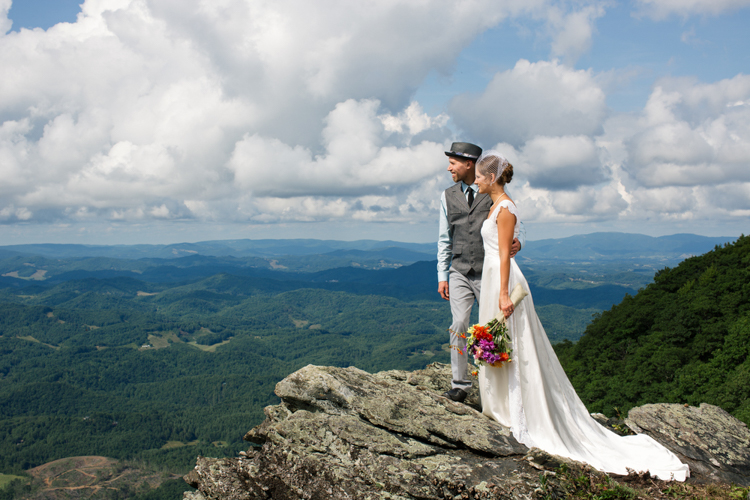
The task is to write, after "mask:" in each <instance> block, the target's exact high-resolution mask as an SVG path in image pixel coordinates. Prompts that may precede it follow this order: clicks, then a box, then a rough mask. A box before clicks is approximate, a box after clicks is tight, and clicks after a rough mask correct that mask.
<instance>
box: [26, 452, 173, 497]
mask: <svg viewBox="0 0 750 500" xmlns="http://www.w3.org/2000/svg"><path fill="white" fill-rule="evenodd" d="M28 472H29V474H30V475H31V476H32V477H33V478H34V481H33V485H32V486H33V487H34V488H35V490H36V494H35V495H34V498H45V499H51V500H57V499H61V500H62V499H69V498H94V497H96V498H105V497H107V498H108V497H109V496H113V497H117V492H119V491H127V490H130V491H135V490H137V489H141V490H143V489H152V488H157V487H159V485H160V484H161V483H163V482H164V481H165V480H168V479H176V478H177V477H178V476H177V475H170V474H164V473H162V472H156V471H151V470H144V469H140V468H136V467H132V466H130V465H128V464H126V463H123V462H119V461H117V460H115V459H112V458H107V457H97V456H89V457H68V458H63V459H60V460H55V461H54V462H49V463H46V464H44V465H40V466H39V467H34V468H33V469H29V471H28Z"/></svg>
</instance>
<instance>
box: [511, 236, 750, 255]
mask: <svg viewBox="0 0 750 500" xmlns="http://www.w3.org/2000/svg"><path fill="white" fill-rule="evenodd" d="M736 239H737V237H736V236H699V235H696V234H685V233H683V234H672V235H668V236H658V237H654V236H647V235H645V234H635V233H614V232H612V233H591V234H580V235H576V236H570V237H568V238H560V239H545V240H537V241H529V242H528V244H527V245H526V247H525V248H524V249H523V253H522V254H519V256H521V257H523V258H524V259H544V260H558V259H562V260H579V261H582V260H615V259H633V260H637V259H654V258H661V259H664V260H668V261H681V260H684V259H686V258H688V257H692V256H695V255H702V254H704V253H706V252H708V251H710V250H712V249H713V248H714V247H715V246H716V245H724V244H725V243H731V242H733V241H735V240H736Z"/></svg>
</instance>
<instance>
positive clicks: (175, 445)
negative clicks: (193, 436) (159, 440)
mask: <svg viewBox="0 0 750 500" xmlns="http://www.w3.org/2000/svg"><path fill="white" fill-rule="evenodd" d="M197 444H198V440H195V441H190V442H189V443H183V442H182V441H167V444H165V445H164V446H162V447H161V449H162V450H171V449H172V448H182V447H183V446H195V445H197Z"/></svg>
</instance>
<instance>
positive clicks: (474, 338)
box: [466, 318, 513, 366]
mask: <svg viewBox="0 0 750 500" xmlns="http://www.w3.org/2000/svg"><path fill="white" fill-rule="evenodd" d="M468 333H469V337H468V339H467V341H466V348H467V349H468V352H469V354H471V355H472V356H474V363H475V364H476V365H477V366H482V365H490V366H502V364H503V363H509V362H510V361H511V359H510V355H511V353H512V352H513V349H511V348H510V345H509V344H510V337H509V336H508V327H507V326H506V324H505V321H499V320H498V319H497V318H495V319H493V320H492V321H490V322H489V323H487V324H486V325H484V326H482V325H474V326H472V327H471V328H469V332H468Z"/></svg>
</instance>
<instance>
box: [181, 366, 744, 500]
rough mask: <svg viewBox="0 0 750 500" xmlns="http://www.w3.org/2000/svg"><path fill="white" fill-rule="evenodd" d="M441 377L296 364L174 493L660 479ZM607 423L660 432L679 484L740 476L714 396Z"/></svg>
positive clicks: (321, 494)
mask: <svg viewBox="0 0 750 500" xmlns="http://www.w3.org/2000/svg"><path fill="white" fill-rule="evenodd" d="M449 388H450V367H449V366H447V365H442V364H438V363H434V364H431V365H429V366H428V367H426V368H425V369H424V370H418V371H414V372H406V371H397V370H393V371H386V372H380V373H375V374H370V373H367V372H365V371H362V370H359V369H357V368H353V367H350V368H334V367H320V366H313V365H309V366H306V367H304V368H302V369H301V370H299V371H297V372H295V373H293V374H291V375H289V376H288V377H287V378H285V379H284V380H282V381H281V382H279V383H278V385H277V386H276V394H277V395H278V396H279V397H280V398H281V404H279V405H276V406H269V407H267V408H266V409H265V414H266V420H265V421H264V422H263V423H262V424H261V425H259V426H257V427H255V428H254V429H252V430H250V431H249V432H248V433H247V434H246V435H245V440H247V441H250V442H251V443H254V444H255V445H256V446H253V447H251V448H250V449H249V450H248V451H247V452H245V453H244V454H240V456H239V457H237V458H224V459H214V458H205V457H199V458H198V461H197V465H196V466H195V468H194V470H193V471H191V472H190V473H189V474H188V475H187V476H185V480H186V481H187V482H188V484H190V485H191V486H193V487H195V488H197V490H198V491H196V492H192V493H186V494H185V496H186V499H193V500H199V499H204V498H205V499H225V500H234V499H237V500H239V499H243V500H251V499H275V500H287V499H288V500H292V499H294V500H297V499H379V498H387V499H404V500H406V499H444V498H449V499H456V498H474V499H495V498H498V499H499V498H518V499H521V498H550V499H551V498H566V497H569V496H571V495H572V493H574V492H575V489H576V488H581V487H584V485H583V484H579V483H581V481H580V478H581V477H585V478H588V480H587V481H588V483H589V484H588V485H587V486H586V487H590V488H592V491H593V490H596V491H598V490H601V491H610V492H614V490H617V489H618V488H620V489H621V490H622V491H623V492H624V493H623V495H625V493H627V494H628V495H631V493H629V492H632V493H633V494H635V493H638V494H639V495H640V496H641V497H643V496H642V495H643V494H645V495H646V496H645V497H646V498H651V497H653V498H662V496H661V494H662V491H663V490H664V489H665V488H668V486H665V484H666V483H663V482H661V481H657V480H656V479H653V478H650V477H648V475H645V476H644V475H643V474H637V473H633V474H631V475H629V476H625V477H616V478H615V477H610V476H607V475H606V474H603V473H599V472H597V471H593V470H591V469H590V468H589V467H588V466H586V465H585V464H581V463H577V462H573V461H570V460H567V459H563V458H561V457H556V456H552V455H549V454H547V453H545V452H542V451H540V450H537V449H532V450H529V449H528V448H526V447H525V446H524V445H522V444H520V443H518V442H517V441H516V440H515V439H514V438H513V436H512V435H511V433H510V431H509V430H508V429H507V428H505V427H503V426H501V425H499V424H498V423H496V422H494V421H493V420H490V419H489V418H487V417H485V416H484V415H482V414H481V412H480V411H478V410H479V401H478V397H477V394H476V391H474V392H473V393H472V394H470V396H469V399H468V400H467V403H468V404H460V403H455V402H453V401H450V400H448V399H446V398H443V397H441V396H440V394H442V393H443V392H444V391H445V390H447V389H449ZM597 418H598V419H599V420H600V421H602V422H603V423H604V424H605V425H609V424H612V422H610V421H608V420H607V419H606V417H604V416H603V415H599V416H597ZM610 428H611V429H612V430H613V432H620V433H622V432H637V433H646V434H648V435H650V436H652V437H653V438H654V439H656V440H657V441H659V442H661V443H662V444H663V445H664V446H666V447H667V448H669V449H670V450H672V451H673V452H674V453H676V454H677V455H678V456H679V457H680V459H681V460H683V461H684V462H686V463H688V464H689V465H690V469H691V474H692V477H691V479H690V480H689V482H690V483H691V484H709V485H725V486H726V487H727V488H729V486H728V485H739V486H741V487H747V486H750V431H749V430H748V428H747V426H746V425H745V424H744V423H742V422H740V421H739V420H737V419H735V418H734V417H732V416H731V415H729V414H728V413H726V412H725V411H723V410H722V409H720V408H718V407H716V406H711V405H707V404H702V405H701V406H700V407H688V406H683V405H676V404H656V405H645V406H641V407H638V408H633V409H632V410H631V411H630V412H629V414H628V418H627V419H626V420H625V422H624V423H623V424H622V425H614V426H612V425H610ZM629 485H630V486H632V487H633V488H636V489H635V490H633V489H632V488H630V486H629ZM734 488H735V489H733V490H732V491H733V492H734V491H740V490H736V488H737V487H734ZM717 491H718V490H717ZM727 491H729V490H727ZM742 491H745V489H744V488H741V491H740V493H741V492H742ZM644 492H645V493H644ZM649 492H652V493H653V495H652V496H649V495H650V493H649ZM744 494H745V495H747V491H745V493H744ZM602 498H605V497H602ZM606 498H620V497H617V496H607V497H606ZM622 498H635V496H632V495H631V496H622Z"/></svg>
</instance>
